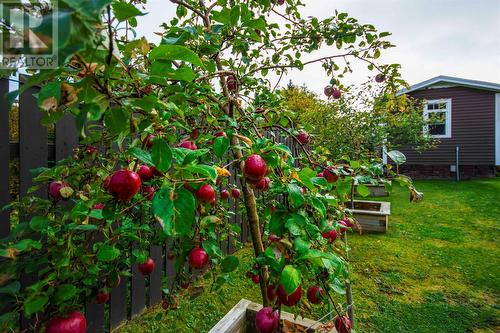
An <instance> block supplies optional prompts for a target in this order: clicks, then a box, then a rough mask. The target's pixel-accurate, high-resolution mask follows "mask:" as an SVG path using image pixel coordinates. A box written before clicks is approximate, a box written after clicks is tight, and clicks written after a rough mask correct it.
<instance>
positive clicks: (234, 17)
mask: <svg viewBox="0 0 500 333" xmlns="http://www.w3.org/2000/svg"><path fill="white" fill-rule="evenodd" d="M239 19H240V6H239V5H236V6H234V7H233V8H231V25H232V26H235V25H237V24H238V21H239Z"/></svg>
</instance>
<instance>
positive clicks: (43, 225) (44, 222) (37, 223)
mask: <svg viewBox="0 0 500 333" xmlns="http://www.w3.org/2000/svg"><path fill="white" fill-rule="evenodd" d="M48 225H49V219H48V218H47V217H46V216H33V217H32V218H31V221H30V228H31V229H32V230H34V231H38V232H40V231H44V230H46V229H47V226H48Z"/></svg>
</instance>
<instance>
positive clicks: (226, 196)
mask: <svg viewBox="0 0 500 333" xmlns="http://www.w3.org/2000/svg"><path fill="white" fill-rule="evenodd" d="M220 197H221V199H222V200H227V199H229V191H228V190H222V191H220Z"/></svg>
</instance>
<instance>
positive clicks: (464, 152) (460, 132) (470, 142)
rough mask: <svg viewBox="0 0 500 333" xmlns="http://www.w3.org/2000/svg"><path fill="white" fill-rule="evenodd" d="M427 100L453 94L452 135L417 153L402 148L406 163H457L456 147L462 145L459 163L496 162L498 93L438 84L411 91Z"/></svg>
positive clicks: (491, 163) (485, 163)
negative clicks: (427, 149) (444, 86)
mask: <svg viewBox="0 0 500 333" xmlns="http://www.w3.org/2000/svg"><path fill="white" fill-rule="evenodd" d="M410 95H411V96H412V97H415V98H421V99H426V100H432V99H445V98H451V138H450V139H440V143H439V144H438V146H437V147H436V148H435V149H432V150H429V151H427V152H424V153H418V152H416V151H415V150H413V149H401V151H402V152H403V153H404V154H405V155H406V158H407V162H406V163H407V164H425V165H435V164H445V165H451V164H455V147H456V146H459V147H460V164H463V165H495V93H494V92H491V91H484V90H478V89H472V88H465V87H453V88H436V89H426V90H419V91H414V92H412V93H410Z"/></svg>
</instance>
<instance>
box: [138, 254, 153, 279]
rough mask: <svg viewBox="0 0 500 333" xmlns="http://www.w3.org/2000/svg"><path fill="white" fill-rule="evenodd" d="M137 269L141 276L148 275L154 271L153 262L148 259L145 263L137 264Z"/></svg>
mask: <svg viewBox="0 0 500 333" xmlns="http://www.w3.org/2000/svg"><path fill="white" fill-rule="evenodd" d="M137 269H138V270H139V272H141V274H142V275H149V274H151V273H153V271H154V270H155V261H154V260H153V259H152V258H148V259H146V261H145V262H143V263H142V264H139V265H138V266H137Z"/></svg>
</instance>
